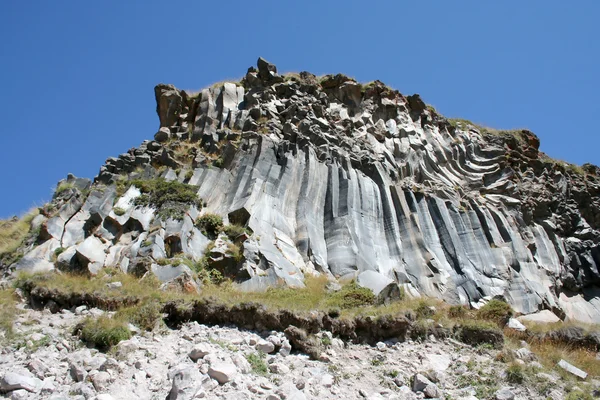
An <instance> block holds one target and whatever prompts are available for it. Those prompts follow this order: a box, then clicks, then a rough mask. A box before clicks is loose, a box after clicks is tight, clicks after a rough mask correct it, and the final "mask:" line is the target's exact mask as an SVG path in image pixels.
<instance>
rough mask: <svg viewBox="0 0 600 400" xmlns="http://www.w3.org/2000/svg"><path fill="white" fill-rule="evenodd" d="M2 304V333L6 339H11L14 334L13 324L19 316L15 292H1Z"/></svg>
mask: <svg viewBox="0 0 600 400" xmlns="http://www.w3.org/2000/svg"><path fill="white" fill-rule="evenodd" d="M0 304H1V305H2V306H1V307H0V332H4V335H5V337H6V338H9V337H11V336H12V334H13V322H14V321H15V318H16V317H17V314H18V310H17V307H16V298H15V292H14V290H12V289H5V290H0Z"/></svg>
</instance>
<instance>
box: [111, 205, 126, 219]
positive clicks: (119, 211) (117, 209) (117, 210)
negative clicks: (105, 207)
mask: <svg viewBox="0 0 600 400" xmlns="http://www.w3.org/2000/svg"><path fill="white" fill-rule="evenodd" d="M113 211H114V213H115V215H117V216H119V217H120V216H121V215H124V214H125V213H126V211H125V210H124V209H122V208H121V207H115V208H113Z"/></svg>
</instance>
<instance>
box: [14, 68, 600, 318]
mask: <svg viewBox="0 0 600 400" xmlns="http://www.w3.org/2000/svg"><path fill="white" fill-rule="evenodd" d="M155 94H156V100H157V113H158V116H159V119H160V130H159V131H158V132H157V133H156V135H155V140H153V141H146V142H144V143H142V145H141V146H140V147H139V148H137V149H131V150H130V151H129V152H128V153H126V154H123V155H121V156H119V157H118V158H110V159H108V160H107V162H106V164H105V165H104V166H103V167H102V168H101V170H100V173H99V175H98V176H97V177H96V179H95V181H94V182H93V183H91V182H89V181H87V180H82V179H76V178H74V177H69V179H68V180H67V181H64V182H62V185H63V186H64V187H65V188H66V189H65V190H62V191H60V193H58V192H57V194H56V195H55V198H54V199H53V201H52V203H51V204H50V206H49V207H46V208H45V209H44V213H45V215H46V217H44V218H43V217H40V219H39V220H38V221H37V222H36V223H38V224H41V225H42V227H41V231H40V235H39V238H37V240H36V241H35V242H33V243H29V244H28V245H27V243H26V246H27V247H26V249H25V250H26V254H25V256H24V257H23V258H22V259H21V260H20V261H18V262H17V263H15V264H13V265H12V266H11V267H10V268H11V270H13V271H14V270H27V271H40V270H50V269H53V268H59V269H80V270H84V271H89V272H90V273H96V272H97V271H98V270H99V269H101V268H104V267H108V266H110V267H118V268H121V269H123V270H125V271H128V272H132V273H136V274H139V275H143V274H144V273H146V272H147V271H151V272H153V273H154V274H156V275H157V276H158V278H159V279H161V280H162V281H164V282H165V283H169V282H172V281H173V279H180V278H181V276H191V274H190V272H191V271H190V270H189V268H188V267H187V266H186V265H184V264H180V265H179V266H173V264H175V263H173V262H172V263H169V260H170V259H171V258H173V257H176V256H179V255H185V256H186V257H187V258H188V259H190V260H194V261H199V260H201V259H204V260H205V261H206V263H207V264H206V265H207V266H208V267H210V268H217V269H219V270H220V271H221V272H222V273H223V274H225V275H228V276H231V277H233V278H234V279H236V280H237V281H239V282H240V283H241V285H242V286H243V287H245V288H247V289H249V290H260V289H264V288H266V287H269V286H271V285H277V284H284V283H285V284H288V285H293V286H301V285H302V284H303V283H302V282H303V279H304V277H305V276H306V275H307V274H317V273H320V274H327V275H329V276H331V278H332V279H333V278H335V279H347V278H356V279H357V281H358V282H359V284H361V285H363V286H367V287H370V288H371V289H373V290H374V291H375V292H376V293H378V294H380V295H382V296H387V297H389V296H392V297H393V296H394V295H396V294H397V293H398V291H399V290H398V288H399V287H402V288H403V289H404V291H405V292H406V293H407V294H412V295H416V294H417V293H420V294H422V295H427V296H434V297H439V298H442V299H444V300H446V301H449V302H453V303H463V304H468V303H471V304H473V305H476V304H477V303H478V302H479V301H480V300H481V299H485V298H487V297H488V296H489V297H493V296H503V297H504V298H506V300H507V301H508V302H509V303H510V304H511V305H512V306H513V307H514V308H515V310H517V311H519V312H521V313H533V312H536V311H538V310H540V309H551V310H553V311H554V312H555V313H557V314H559V315H560V316H565V317H567V318H573V319H579V320H583V321H588V322H592V321H594V322H600V301H599V299H598V297H596V296H597V293H598V290H597V289H598V287H597V284H598V282H599V281H600V273H599V271H598V266H600V245H599V243H600V233H599V229H600V197H599V194H600V170H599V169H598V168H597V167H594V166H591V165H585V166H584V167H583V168H582V167H574V166H569V165H565V164H563V163H560V162H556V161H553V160H551V159H549V158H547V157H545V156H544V155H543V154H542V153H540V152H539V151H538V148H539V140H538V138H537V137H536V136H535V135H534V134H533V133H531V132H529V131H525V130H522V131H510V132H503V131H490V130H486V129H483V128H480V127H477V126H475V125H473V124H470V123H468V122H465V121H457V120H447V119H445V118H444V117H442V116H441V115H439V114H437V112H436V111H435V110H433V109H431V108H430V107H428V106H426V104H425V103H424V102H423V101H422V100H421V99H420V98H419V96H418V95H413V96H408V97H405V96H403V95H402V94H400V93H399V92H397V91H394V90H391V89H389V88H388V87H386V86H385V85H383V84H382V83H381V82H378V81H376V82H373V83H371V84H368V85H362V84H359V83H357V82H355V81H354V80H352V79H351V78H348V77H346V76H343V75H336V76H326V77H324V78H320V79H318V78H316V77H315V76H314V75H312V74H310V73H305V72H303V73H300V74H298V75H295V74H294V75H287V76H280V75H278V74H277V69H276V68H275V66H273V65H272V64H269V63H268V62H266V61H264V60H262V59H259V61H258V69H254V68H250V69H249V70H248V73H247V75H246V77H245V78H244V80H243V81H242V82H241V83H238V84H234V83H224V84H220V85H215V86H213V87H212V88H209V89H204V90H202V91H201V92H200V93H197V94H195V95H193V94H190V93H187V92H185V91H181V90H178V89H176V88H175V87H173V86H171V85H162V84H161V85H158V86H157V87H156V88H155ZM157 177H162V178H164V179H165V180H166V181H179V182H182V183H185V184H187V185H194V186H195V188H194V190H197V193H198V196H199V197H200V198H201V199H202V202H203V203H204V205H205V206H204V207H200V206H199V205H196V204H192V205H186V206H184V207H183V209H182V214H180V215H179V216H178V218H179V217H181V219H174V218H168V216H167V217H164V213H163V214H161V213H160V210H161V207H163V208H164V206H157V205H156V204H153V203H151V202H148V201H146V202H143V201H139V198H140V196H145V194H142V193H141V191H140V188H139V187H138V186H140V184H139V183H138V184H136V185H131V183H135V182H133V181H132V180H133V179H145V180H149V179H154V178H157ZM138 182H139V181H138ZM136 198H137V199H138V200H137V201H136ZM177 206H178V207H182V205H181V204H178V205H177ZM207 213H215V214H218V215H220V216H222V217H223V218H224V219H225V221H226V222H229V223H235V224H238V225H242V226H246V227H248V228H249V233H247V234H242V235H239V236H238V237H236V238H232V239H228V238H227V237H226V235H223V234H222V235H219V236H218V238H216V241H215V242H214V243H213V244H211V245H210V248H209V254H208V256H205V254H204V253H205V251H206V250H207V246H209V243H211V240H210V238H209V237H208V236H209V235H208V234H207V233H206V232H205V231H203V230H202V228H201V227H198V226H197V225H195V221H196V220H197V219H198V216H199V215H204V214H207ZM159 215H160V216H159ZM232 245H235V246H238V247H239V249H240V250H241V255H237V256H235V257H234V256H233V255H232V251H230V249H231V246H232ZM213 246H214V247H213ZM57 249H59V250H58V251H57ZM228 249H229V250H228ZM57 253H59V254H57ZM165 259H166V261H165ZM159 261H160V262H159ZM192 281H193V279H192ZM193 284H194V285H195V283H193Z"/></svg>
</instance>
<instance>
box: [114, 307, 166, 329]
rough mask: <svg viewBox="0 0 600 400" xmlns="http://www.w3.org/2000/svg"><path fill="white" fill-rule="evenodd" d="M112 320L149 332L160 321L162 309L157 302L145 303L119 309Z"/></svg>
mask: <svg viewBox="0 0 600 400" xmlns="http://www.w3.org/2000/svg"><path fill="white" fill-rule="evenodd" d="M114 318H117V319H122V320H126V321H128V322H131V323H132V324H133V325H135V326H137V327H138V328H140V329H143V330H146V331H151V330H153V329H154V328H155V327H156V325H157V323H159V322H160V321H161V320H162V307H161V305H160V303H159V302H158V301H146V302H144V303H142V304H141V305H136V306H133V307H127V308H121V309H120V310H119V311H117V313H116V314H115V317H114Z"/></svg>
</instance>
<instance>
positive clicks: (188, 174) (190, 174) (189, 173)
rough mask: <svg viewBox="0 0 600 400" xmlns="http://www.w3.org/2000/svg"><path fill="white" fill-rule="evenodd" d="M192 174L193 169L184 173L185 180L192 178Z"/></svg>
mask: <svg viewBox="0 0 600 400" xmlns="http://www.w3.org/2000/svg"><path fill="white" fill-rule="evenodd" d="M192 176H194V171H193V170H191V169H190V170H188V171H187V172H186V173H185V180H186V181H189V180H190V179H192Z"/></svg>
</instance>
